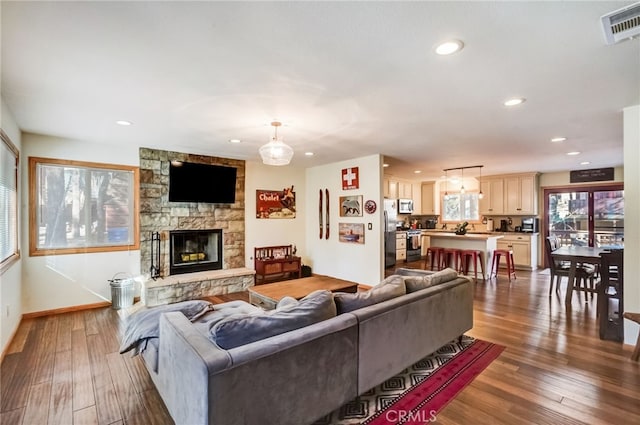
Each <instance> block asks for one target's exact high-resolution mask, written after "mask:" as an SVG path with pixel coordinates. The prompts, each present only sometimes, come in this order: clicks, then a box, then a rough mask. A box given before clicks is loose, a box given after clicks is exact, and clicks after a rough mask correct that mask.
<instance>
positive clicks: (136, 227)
mask: <svg viewBox="0 0 640 425" xmlns="http://www.w3.org/2000/svg"><path fill="white" fill-rule="evenodd" d="M38 165H57V166H66V167H75V168H80V169H81V168H94V169H95V168H98V169H103V170H110V171H125V172H132V173H133V202H132V203H133V205H131V207H132V209H133V212H132V231H133V243H131V244H128V245H99V246H82V247H72V248H45V249H43V248H38V246H37V241H38V217H37V208H34V206H37V205H38V203H39V198H38V194H39V188H38V187H36V186H37V181H38V178H37V174H36V173H37V168H38ZM139 175H140V168H139V167H136V166H130V165H119V164H106V163H99V162H87V161H75V160H65V159H56V158H42V157H29V205H30V208H29V255H30V256H44V255H67V254H85V253H95V252H114V251H131V250H138V249H140V205H139V204H140V178H139Z"/></svg>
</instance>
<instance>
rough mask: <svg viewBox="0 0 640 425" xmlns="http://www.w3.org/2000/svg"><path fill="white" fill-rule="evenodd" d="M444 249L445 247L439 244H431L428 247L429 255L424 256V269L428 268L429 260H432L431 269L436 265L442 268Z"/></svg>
mask: <svg viewBox="0 0 640 425" xmlns="http://www.w3.org/2000/svg"><path fill="white" fill-rule="evenodd" d="M442 251H444V248H441V247H439V246H430V247H429V248H427V256H426V257H425V258H424V269H425V270H427V262H429V261H430V262H431V267H430V269H431V270H434V267H435V268H437V269H438V270H440V256H441V255H442Z"/></svg>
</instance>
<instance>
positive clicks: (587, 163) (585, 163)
mask: <svg viewBox="0 0 640 425" xmlns="http://www.w3.org/2000/svg"><path fill="white" fill-rule="evenodd" d="M589 164H591V163H590V162H589V161H582V162H581V163H580V165H589Z"/></svg>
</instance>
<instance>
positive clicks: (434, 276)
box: [403, 268, 458, 293]
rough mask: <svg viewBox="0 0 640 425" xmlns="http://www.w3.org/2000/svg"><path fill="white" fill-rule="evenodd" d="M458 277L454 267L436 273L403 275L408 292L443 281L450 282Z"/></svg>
mask: <svg viewBox="0 0 640 425" xmlns="http://www.w3.org/2000/svg"><path fill="white" fill-rule="evenodd" d="M457 277H458V273H457V272H456V271H455V270H453V269H450V268H449V269H444V270H440V271H438V272H435V273H415V274H411V275H409V274H407V275H405V276H403V279H404V283H405V284H406V285H407V293H411V292H415V291H419V290H421V289H424V288H428V287H430V286H433V285H439V284H440V283H443V282H449V281H450V280H454V279H456V278H457Z"/></svg>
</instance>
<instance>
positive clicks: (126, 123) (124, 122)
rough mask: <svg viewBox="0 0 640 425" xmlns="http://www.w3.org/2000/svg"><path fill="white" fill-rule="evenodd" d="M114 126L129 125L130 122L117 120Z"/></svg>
mask: <svg viewBox="0 0 640 425" xmlns="http://www.w3.org/2000/svg"><path fill="white" fill-rule="evenodd" d="M116 124H118V125H131V121H126V120H118V121H116Z"/></svg>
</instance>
